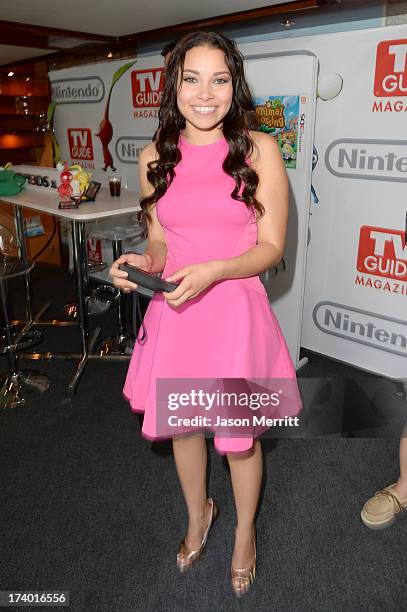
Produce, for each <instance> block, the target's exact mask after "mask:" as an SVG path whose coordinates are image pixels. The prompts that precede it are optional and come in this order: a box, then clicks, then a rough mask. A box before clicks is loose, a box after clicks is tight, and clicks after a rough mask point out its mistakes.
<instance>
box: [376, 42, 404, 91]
mask: <svg viewBox="0 0 407 612" xmlns="http://www.w3.org/2000/svg"><path fill="white" fill-rule="evenodd" d="M374 95H375V96H378V97H389V96H399V97H400V96H407V38H400V39H399V40H383V41H382V42H380V43H379V44H378V45H377V53H376V72H375V79H374Z"/></svg>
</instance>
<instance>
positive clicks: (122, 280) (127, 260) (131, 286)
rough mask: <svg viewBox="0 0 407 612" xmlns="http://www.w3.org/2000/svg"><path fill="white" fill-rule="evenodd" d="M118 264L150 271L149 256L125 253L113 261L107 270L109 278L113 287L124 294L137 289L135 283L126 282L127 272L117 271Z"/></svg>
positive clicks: (150, 262)
mask: <svg viewBox="0 0 407 612" xmlns="http://www.w3.org/2000/svg"><path fill="white" fill-rule="evenodd" d="M120 264H129V265H130V266H135V267H136V268H141V269H142V270H145V271H146V272H149V271H150V268H151V264H152V261H151V257H150V256H149V255H138V254H137V253H126V254H125V255H121V256H120V257H119V258H118V259H116V261H114V262H113V263H112V265H111V267H110V270H109V276H111V278H112V281H113V284H114V286H115V287H117V288H118V289H120V290H121V291H123V292H124V293H130V291H134V290H135V289H137V285H136V283H131V282H130V281H128V280H127V276H128V274H127V272H123V271H122V270H119V265H120Z"/></svg>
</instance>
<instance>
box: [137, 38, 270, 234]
mask: <svg viewBox="0 0 407 612" xmlns="http://www.w3.org/2000/svg"><path fill="white" fill-rule="evenodd" d="M198 46H208V47H210V48H212V49H220V50H221V51H223V52H224V54H225V62H226V65H227V67H228V69H229V71H230V74H231V76H232V84H233V99H232V104H231V107H230V109H229V111H228V113H227V115H226V116H225V117H224V118H223V120H222V130H223V134H224V136H225V138H226V141H227V143H228V145H229V153H228V155H227V156H226V158H225V160H224V162H223V166H222V167H223V170H224V171H225V172H226V173H227V174H229V175H230V176H231V177H232V178H233V179H234V180H235V183H236V185H235V188H234V189H233V191H232V193H231V197H232V198H233V199H234V200H237V201H239V202H244V203H245V204H246V206H247V207H253V208H254V209H255V210H256V211H257V213H259V215H260V216H262V215H263V214H264V207H263V205H262V204H261V203H260V202H259V201H258V200H256V198H255V193H256V190H257V186H258V183H259V177H258V175H257V173H256V172H255V170H254V169H253V168H251V167H250V166H249V165H248V164H247V163H246V158H247V157H248V156H250V155H251V154H252V152H253V140H252V139H251V138H250V134H249V127H252V126H254V125H255V124H256V119H255V108H254V105H253V101H252V96H251V93H250V90H249V87H248V85H247V82H246V79H245V74H244V64H243V56H242V54H241V52H240V51H239V49H238V47H237V45H236V43H235V42H234V41H232V40H230V39H228V38H226V37H225V36H223V35H222V34H217V33H216V32H194V33H192V34H187V35H186V36H184V37H182V38H181V39H180V40H179V41H178V43H177V45H176V46H175V48H174V50H173V51H172V53H171V58H170V61H169V62H168V66H167V70H166V79H165V85H164V91H163V95H162V99H161V106H160V110H159V115H158V116H159V128H158V130H157V132H156V140H155V146H156V150H157V153H158V159H156V160H153V161H150V162H149V163H148V164H147V166H148V170H147V179H148V181H149V182H150V183H151V185H152V186H153V187H154V192H153V193H152V194H151V195H149V196H146V197H142V198H141V199H140V206H141V208H142V219H143V221H144V224H145V230H146V226H147V224H146V220H147V219H148V221H150V222H151V215H150V213H149V209H150V208H151V207H152V206H153V205H154V204H155V203H156V202H157V201H158V200H159V199H160V198H162V197H163V195H164V194H165V192H166V191H167V188H168V187H169V185H170V184H171V183H172V181H173V179H174V175H175V173H174V168H175V166H176V165H177V164H178V163H179V162H180V160H181V157H182V156H181V151H180V150H179V148H178V141H179V135H180V132H181V130H183V129H184V128H185V125H186V121H185V118H184V117H183V115H182V114H181V113H180V111H179V109H178V104H177V92H178V79H179V74H182V71H183V69H184V61H185V55H186V52H187V51H188V50H189V49H192V48H193V47H198ZM242 183H244V188H243V191H242V194H241V195H239V191H240V189H241V185H242ZM146 234H147V232H146Z"/></svg>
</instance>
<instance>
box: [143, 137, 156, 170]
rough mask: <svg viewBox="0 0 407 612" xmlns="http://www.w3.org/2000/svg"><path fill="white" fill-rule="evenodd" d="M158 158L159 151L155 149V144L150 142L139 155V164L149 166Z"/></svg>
mask: <svg viewBox="0 0 407 612" xmlns="http://www.w3.org/2000/svg"><path fill="white" fill-rule="evenodd" d="M157 158H158V153H157V149H156V148H155V142H150V143H149V144H148V145H146V146H145V147H143V148H142V149H141V151H140V154H139V162H141V163H142V164H144V165H147V164H148V163H149V162H151V161H154V160H155V159H157Z"/></svg>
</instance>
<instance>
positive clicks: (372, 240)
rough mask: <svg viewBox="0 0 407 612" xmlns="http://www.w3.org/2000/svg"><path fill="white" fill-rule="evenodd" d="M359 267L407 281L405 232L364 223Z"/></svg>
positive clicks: (367, 271) (383, 275)
mask: <svg viewBox="0 0 407 612" xmlns="http://www.w3.org/2000/svg"><path fill="white" fill-rule="evenodd" d="M357 268H358V271H359V272H364V273H365V274H374V275H375V276H381V277H383V278H393V279H395V280H398V281H404V282H407V244H406V239H405V232H404V231H399V230H392V229H385V228H383V227H370V226H369V225H363V226H362V227H361V228H360V237H359V251H358V262H357Z"/></svg>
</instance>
